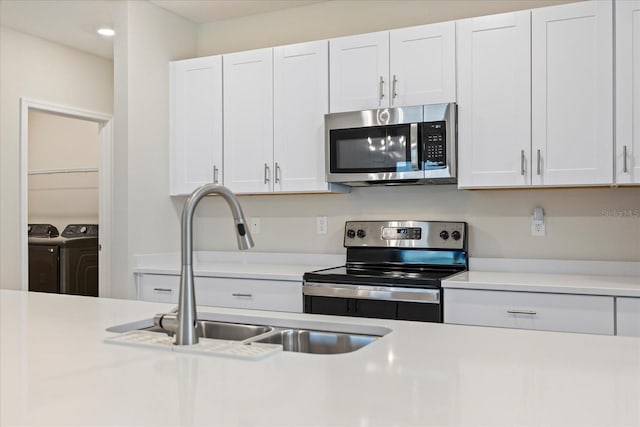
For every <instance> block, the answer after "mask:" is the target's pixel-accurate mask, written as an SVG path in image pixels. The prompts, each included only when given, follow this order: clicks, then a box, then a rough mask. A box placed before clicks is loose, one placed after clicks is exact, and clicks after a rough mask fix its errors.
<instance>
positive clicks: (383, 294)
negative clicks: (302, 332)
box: [302, 282, 442, 322]
mask: <svg viewBox="0 0 640 427" xmlns="http://www.w3.org/2000/svg"><path fill="white" fill-rule="evenodd" d="M302 289H303V294H304V312H305V313H314V314H332V315H338V316H352V317H370V318H377V319H398V320H415V321H421V322H442V304H441V303H440V289H432V288H401V287H395V286H370V285H352V284H337V283H316V282H305V283H304V286H303V288H302Z"/></svg>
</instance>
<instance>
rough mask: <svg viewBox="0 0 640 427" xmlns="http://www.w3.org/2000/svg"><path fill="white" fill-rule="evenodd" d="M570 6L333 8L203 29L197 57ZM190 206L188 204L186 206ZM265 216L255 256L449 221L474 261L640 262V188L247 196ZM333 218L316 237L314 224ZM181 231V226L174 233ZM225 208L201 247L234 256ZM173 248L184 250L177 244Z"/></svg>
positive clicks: (316, 248) (205, 227)
mask: <svg viewBox="0 0 640 427" xmlns="http://www.w3.org/2000/svg"><path fill="white" fill-rule="evenodd" d="M559 3H566V2H563V1H525V0H522V1H500V0H495V1H494V0H491V1H481V0H468V1H466V0H458V1H360V0H355V1H331V2H325V3H319V4H314V5H311V6H306V7H299V8H295V9H288V10H283V11H278V12H275V13H270V14H262V15H256V16H249V17H245V18H240V19H234V20H229V21H224V22H219V23H212V24H206V25H202V26H200V29H199V39H198V53H199V55H201V56H203V55H210V54H218V53H226V52H232V51H238V50H246V49H254V48H261V47H267V46H276V45H282V44H288V43H297V42H303V41H309V40H317V39H323V38H330V37H337V36H343V35H349V34H357V33H363V32H370V31H378V30H385V29H392V28H398V27H403V26H411V25H417V24H421V23H430V22H438V21H446V20H452V19H459V18H466V17H472V16H480V15H488V14H492V13H499V12H505V11H511V10H518V9H527V8H535V7H543V6H548V5H553V4H559ZM182 200H184V199H182ZM241 201H242V204H243V207H244V210H245V213H246V214H247V215H248V216H257V217H261V218H262V222H261V228H262V232H261V234H259V235H257V236H255V241H256V248H255V250H257V251H292V252H325V253H339V252H342V251H344V248H342V246H341V242H342V232H343V228H344V222H345V221H346V220H350V219H388V218H393V219H396V218H397V219H434V220H441V219H451V220H463V221H467V222H468V223H469V227H470V253H471V255H472V256H475V257H509V258H561V259H587V260H595V259H600V260H617V261H640V189H638V188H596V189H594V188H587V189H546V190H483V191H463V190H457V189H455V187H452V186H444V187H433V186H427V187H425V186H419V187H381V188H356V189H354V190H353V192H352V193H351V194H345V195H307V196H245V197H242V198H241ZM536 206H540V207H542V208H543V209H544V210H545V214H546V221H547V236H546V237H531V233H530V229H531V228H530V227H531V222H530V216H531V213H532V210H533V208H534V207H536ZM317 215H327V216H328V217H329V233H328V234H327V235H326V236H318V235H316V234H315V233H316V232H315V230H316V224H315V221H316V216H317ZM176 226H177V225H176ZM231 229H232V228H231V222H230V219H229V217H228V209H227V208H226V206H224V203H223V202H222V201H219V200H215V199H209V200H206V201H205V202H204V203H203V206H202V207H200V208H199V210H198V213H197V214H196V238H195V242H196V247H197V248H198V249H209V250H213V249H224V250H234V249H235V243H234V242H235V240H234V238H233V236H232V234H231ZM174 248H175V250H178V246H177V245H176V246H175V247H174Z"/></svg>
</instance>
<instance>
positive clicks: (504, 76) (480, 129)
mask: <svg viewBox="0 0 640 427" xmlns="http://www.w3.org/2000/svg"><path fill="white" fill-rule="evenodd" d="M457 41H458V50H457V58H458V61H457V63H458V116H459V120H458V159H459V165H460V167H459V178H458V185H459V186H460V187H464V188H474V187H518V186H527V185H530V183H531V181H530V179H531V171H530V167H529V165H530V151H531V59H530V53H531V12H529V11H522V12H515V13H505V14H500V15H493V16H485V17H480V18H471V19H465V20H462V21H458V23H457Z"/></svg>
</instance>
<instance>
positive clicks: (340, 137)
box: [330, 125, 411, 173]
mask: <svg viewBox="0 0 640 427" xmlns="http://www.w3.org/2000/svg"><path fill="white" fill-rule="evenodd" d="M409 130H410V127H409V125H398V126H387V127H368V128H358V129H340V130H333V131H331V141H330V142H331V145H332V147H331V148H332V149H331V150H330V152H331V172H338V173H339V172H344V173H357V172H405V171H410V170H411V151H410V149H411V147H410V141H409V137H410V133H409Z"/></svg>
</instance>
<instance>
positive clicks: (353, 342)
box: [254, 329, 379, 354]
mask: <svg viewBox="0 0 640 427" xmlns="http://www.w3.org/2000/svg"><path fill="white" fill-rule="evenodd" d="M378 338H379V337H377V336H374V335H355V334H346V333H341V332H327V331H309V330H304V329H287V330H276V331H275V332H273V333H271V334H269V335H267V336H265V337H264V338H258V339H256V340H255V341H254V342H260V343H270V344H281V345H282V349H283V350H284V351H295V352H298V353H313V354H339V353H350V352H352V351H356V350H357V349H359V348H362V347H364V346H365V345H367V344H371V343H372V342H374V341H375V340H376V339H378Z"/></svg>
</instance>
